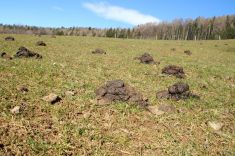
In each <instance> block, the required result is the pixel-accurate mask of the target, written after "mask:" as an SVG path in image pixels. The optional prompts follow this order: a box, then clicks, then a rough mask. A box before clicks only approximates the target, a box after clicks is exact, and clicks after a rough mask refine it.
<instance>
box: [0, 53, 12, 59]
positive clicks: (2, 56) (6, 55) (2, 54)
mask: <svg viewBox="0 0 235 156" xmlns="http://www.w3.org/2000/svg"><path fill="white" fill-rule="evenodd" d="M0 57H1V58H4V59H7V60H12V57H11V56H10V55H8V54H7V53H5V52H0Z"/></svg>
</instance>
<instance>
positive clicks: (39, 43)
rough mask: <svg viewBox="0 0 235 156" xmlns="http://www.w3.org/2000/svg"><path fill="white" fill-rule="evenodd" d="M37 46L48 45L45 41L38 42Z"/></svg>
mask: <svg viewBox="0 0 235 156" xmlns="http://www.w3.org/2000/svg"><path fill="white" fill-rule="evenodd" d="M36 46H47V44H46V43H45V42H43V41H38V42H36Z"/></svg>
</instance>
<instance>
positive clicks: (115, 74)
mask: <svg viewBox="0 0 235 156" xmlns="http://www.w3.org/2000/svg"><path fill="white" fill-rule="evenodd" d="M5 36H6V35H0V38H2V39H1V40H0V51H5V52H7V53H9V54H11V55H13V54H15V53H16V51H17V49H18V48H19V47H20V46H26V47H27V48H29V49H30V50H33V51H35V52H38V53H40V54H42V56H43V59H42V60H35V59H14V60H11V61H9V60H4V59H0V111H1V114H0V155H11V154H13V155H17V154H18V155H22V154H25V155H234V154H235V150H234V149H235V141H234V140H235V135H234V134H235V133H234V132H235V120H234V119H235V118H234V117H235V106H234V105H235V47H234V45H235V40H227V41H149V40H122V39H107V38H88V37H57V38H51V37H50V36H42V37H36V36H27V35H14V36H15V38H16V41H14V42H6V41H4V40H3V38H4V37H5ZM38 40H43V41H44V42H45V43H46V44H47V46H46V47H37V46H35V43H36V41H38ZM225 43H227V44H228V45H225ZM215 45H218V46H217V47H216V46H215ZM95 48H103V49H104V50H106V51H107V55H93V54H91V51H92V50H94V49H95ZM172 48H175V49H176V51H172V50H171V49H172ZM187 49H189V50H191V51H192V53H193V54H192V55H191V56H187V55H185V54H184V50H187ZM143 52H149V53H151V54H152V55H153V56H154V58H155V59H156V61H160V62H161V64H160V65H143V64H139V63H138V61H136V60H133V58H134V57H136V56H139V55H140V54H142V53H143ZM168 64H175V65H180V66H182V67H183V68H184V71H185V73H186V79H184V80H182V81H183V82H187V83H188V84H189V85H190V89H191V90H192V91H193V92H194V93H197V94H199V95H200V97H201V98H200V100H195V99H189V100H185V101H178V102H175V101H171V100H158V99H156V95H155V94H156V91H158V90H162V89H165V88H167V87H168V86H169V85H172V84H173V83H175V82H178V81H179V79H177V78H175V77H168V76H164V77H163V76H162V75H161V69H162V68H163V67H164V66H165V65H168ZM113 79H123V80H124V81H125V82H126V83H129V84H130V85H131V86H133V87H135V88H136V89H137V90H139V91H141V92H142V93H143V95H144V96H145V97H147V98H149V99H150V102H151V104H152V105H158V104H161V103H169V104H172V105H174V106H176V108H177V113H173V114H165V115H162V116H158V117H155V116H153V115H152V114H150V113H149V112H146V111H144V110H142V109H140V108H138V107H136V106H134V105H129V104H127V103H116V104H112V105H105V106H100V105H96V104H94V103H93V102H92V100H93V99H94V98H95V94H94V90H95V89H96V88H98V87H99V86H100V85H102V84H103V83H105V82H106V81H107V80H113ZM18 85H26V86H27V87H28V89H29V92H28V93H26V94H22V93H19V91H17V89H16V86H18ZM67 90H75V91H77V95H76V96H74V97H67V96H65V95H64V92H65V91H67ZM51 92H54V93H56V94H58V95H60V96H61V97H62V99H63V100H62V102H60V103H59V104H56V105H50V104H48V103H45V102H44V101H42V100H41V98H42V97H43V96H45V95H47V94H49V93H51ZM17 105H20V106H21V107H22V108H23V110H22V111H21V113H20V114H18V115H12V114H11V113H10V111H9V110H10V109H11V108H13V107H14V106H17ZM84 114H85V115H84ZM212 120H213V121H214V120H216V121H219V122H222V123H224V127H223V128H222V130H221V132H214V131H213V130H212V129H210V127H208V125H207V122H208V121H212Z"/></svg>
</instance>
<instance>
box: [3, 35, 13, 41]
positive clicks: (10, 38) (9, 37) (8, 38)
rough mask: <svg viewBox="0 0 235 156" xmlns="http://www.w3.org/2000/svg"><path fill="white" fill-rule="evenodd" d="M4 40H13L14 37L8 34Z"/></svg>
mask: <svg viewBox="0 0 235 156" xmlns="http://www.w3.org/2000/svg"><path fill="white" fill-rule="evenodd" d="M5 41H15V38H14V37H12V36H8V37H6V38H5Z"/></svg>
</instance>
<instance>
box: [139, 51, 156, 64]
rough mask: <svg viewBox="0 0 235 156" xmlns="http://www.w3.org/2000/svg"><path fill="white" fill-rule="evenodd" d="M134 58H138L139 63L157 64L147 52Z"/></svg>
mask: <svg viewBox="0 0 235 156" xmlns="http://www.w3.org/2000/svg"><path fill="white" fill-rule="evenodd" d="M136 59H138V60H140V63H144V64H159V62H156V61H154V59H153V57H152V56H151V55H150V54H149V53H144V54H143V55H141V56H140V57H137V58H136Z"/></svg>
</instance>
